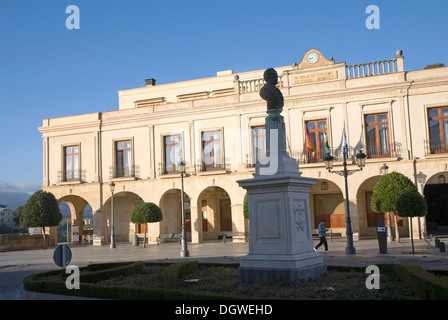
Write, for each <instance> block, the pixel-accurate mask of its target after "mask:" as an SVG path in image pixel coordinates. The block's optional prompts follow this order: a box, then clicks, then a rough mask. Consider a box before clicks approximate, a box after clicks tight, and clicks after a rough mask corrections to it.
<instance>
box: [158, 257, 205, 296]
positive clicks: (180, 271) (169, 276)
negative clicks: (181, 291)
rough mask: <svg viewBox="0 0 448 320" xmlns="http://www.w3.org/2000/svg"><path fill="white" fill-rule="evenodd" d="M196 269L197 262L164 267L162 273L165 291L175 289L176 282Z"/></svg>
mask: <svg viewBox="0 0 448 320" xmlns="http://www.w3.org/2000/svg"><path fill="white" fill-rule="evenodd" d="M197 269H198V262H197V261H185V262H180V263H173V264H171V265H169V266H168V267H166V269H165V270H164V272H163V281H164V283H165V288H166V289H175V288H176V287H177V281H178V280H179V279H180V278H181V277H183V276H185V275H187V274H189V273H191V272H193V271H196V270H197Z"/></svg>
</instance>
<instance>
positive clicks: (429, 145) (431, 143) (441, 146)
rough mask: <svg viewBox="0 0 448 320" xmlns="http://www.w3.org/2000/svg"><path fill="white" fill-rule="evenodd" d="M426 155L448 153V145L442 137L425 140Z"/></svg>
mask: <svg viewBox="0 0 448 320" xmlns="http://www.w3.org/2000/svg"><path fill="white" fill-rule="evenodd" d="M424 145H425V155H430V154H442V153H448V145H447V144H446V143H444V142H443V141H442V140H440V139H430V140H425V141H424Z"/></svg>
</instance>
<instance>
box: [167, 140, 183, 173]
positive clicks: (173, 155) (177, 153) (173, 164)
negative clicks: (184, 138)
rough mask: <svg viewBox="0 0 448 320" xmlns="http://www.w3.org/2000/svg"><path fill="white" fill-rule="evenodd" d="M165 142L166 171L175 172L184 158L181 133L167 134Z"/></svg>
mask: <svg viewBox="0 0 448 320" xmlns="http://www.w3.org/2000/svg"><path fill="white" fill-rule="evenodd" d="M163 143H164V157H165V158H164V170H165V172H164V173H175V172H177V171H178V165H179V162H180V160H181V158H182V144H181V137H180V135H175V136H165V137H164V138H163Z"/></svg>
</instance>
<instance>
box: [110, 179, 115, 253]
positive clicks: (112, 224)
mask: <svg viewBox="0 0 448 320" xmlns="http://www.w3.org/2000/svg"><path fill="white" fill-rule="evenodd" d="M109 187H110V192H111V193H112V197H111V200H110V201H111V203H110V247H111V248H112V249H115V248H116V246H115V234H114V232H115V230H114V190H115V183H114V182H113V181H112V182H111V183H109Z"/></svg>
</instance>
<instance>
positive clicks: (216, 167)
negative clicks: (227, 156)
mask: <svg viewBox="0 0 448 320" xmlns="http://www.w3.org/2000/svg"><path fill="white" fill-rule="evenodd" d="M196 171H197V172H212V171H230V164H227V163H216V164H206V163H204V162H201V163H199V164H197V165H196Z"/></svg>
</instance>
